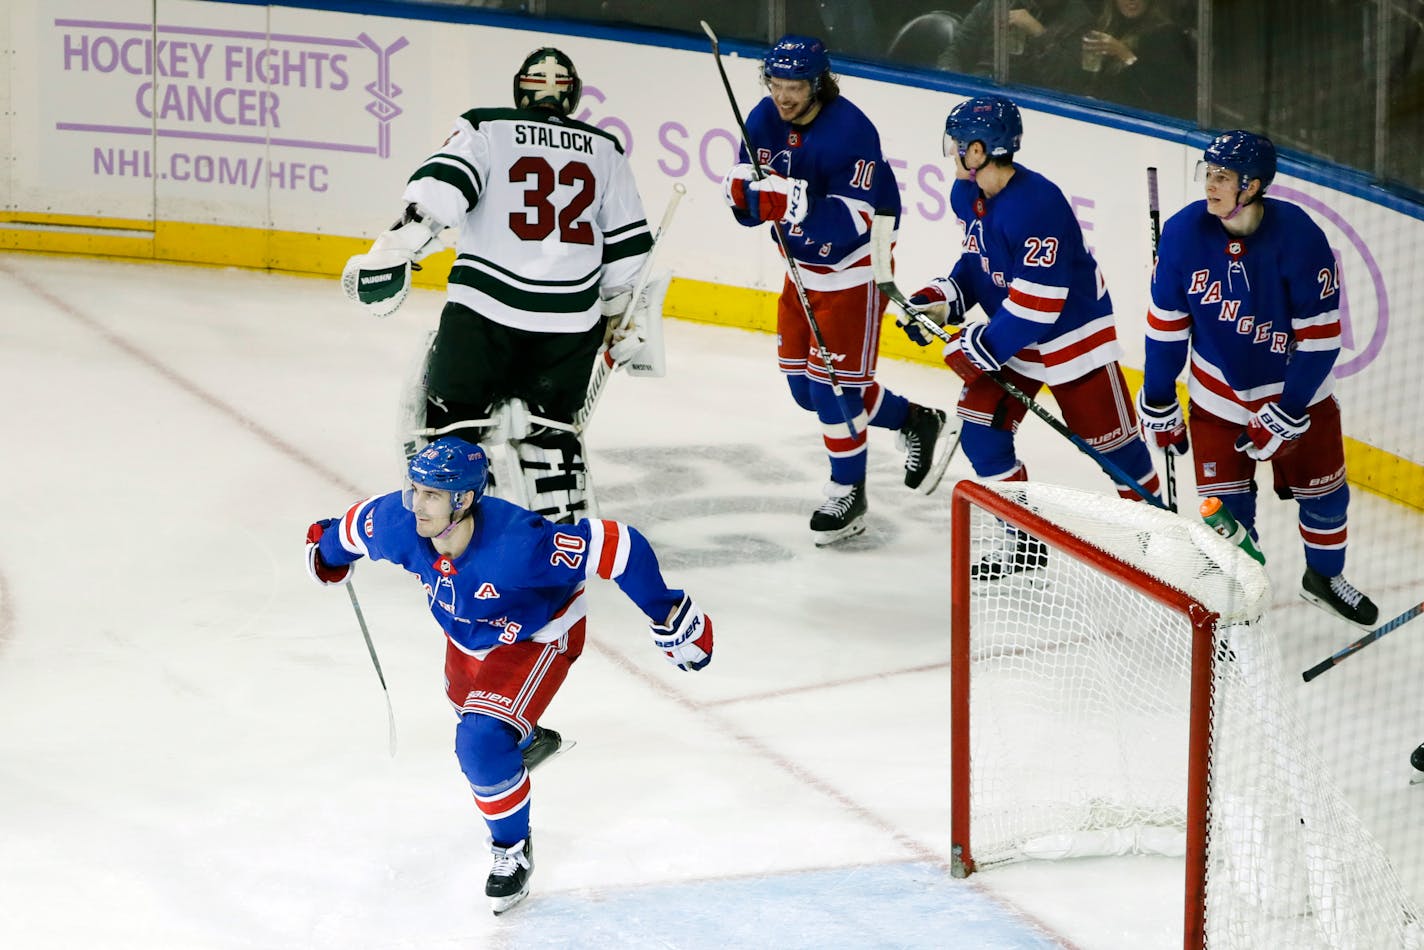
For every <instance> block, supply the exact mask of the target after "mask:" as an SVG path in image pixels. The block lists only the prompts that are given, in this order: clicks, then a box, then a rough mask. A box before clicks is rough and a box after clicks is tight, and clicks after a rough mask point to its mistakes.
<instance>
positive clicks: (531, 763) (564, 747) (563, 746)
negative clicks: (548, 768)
mask: <svg viewBox="0 0 1424 950" xmlns="http://www.w3.org/2000/svg"><path fill="white" fill-rule="evenodd" d="M576 745H578V741H577V740H575V739H565V740H564V741H563V742H561V743H559V747H558V748H557V749H555V750H554V751H553V752H549V753H546V754H544V755H542V756H539V757H538V758H537V759H529V760H526V761H525V763H524V767H525V768H526V769H528V770H529V771H531V772H532V771H534V770H535V769H537V768H538V767H539V766H541V765H543V764H544V763H545V762H548V761H550V760H551V759H557V758H558V757H559V756H561V755H563V754H564V753H565V752H567V751H569V750H570V749H572V748H573V747H574V746H576Z"/></svg>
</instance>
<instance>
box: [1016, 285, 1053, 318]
mask: <svg viewBox="0 0 1424 950" xmlns="http://www.w3.org/2000/svg"><path fill="white" fill-rule="evenodd" d="M1009 299H1010V300H1012V301H1013V302H1014V303H1016V304H1018V305H1019V306H1020V307H1027V308H1028V309H1029V310H1037V311H1038V312H1039V313H1060V312H1061V311H1062V310H1063V298H1062V297H1036V296H1034V295H1033V294H1029V293H1025V292H1024V291H1022V290H1020V289H1019V288H1017V287H1015V286H1014V285H1012V284H1010V285H1009Z"/></svg>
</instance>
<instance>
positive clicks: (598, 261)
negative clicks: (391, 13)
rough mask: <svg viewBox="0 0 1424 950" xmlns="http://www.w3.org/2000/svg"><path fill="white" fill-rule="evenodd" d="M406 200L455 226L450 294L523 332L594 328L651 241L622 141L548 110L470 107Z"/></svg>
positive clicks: (630, 279)
mask: <svg viewBox="0 0 1424 950" xmlns="http://www.w3.org/2000/svg"><path fill="white" fill-rule="evenodd" d="M403 200H404V201H405V202H407V203H413V204H416V205H418V206H419V207H420V208H421V209H422V211H423V212H424V213H425V214H427V215H429V216H430V217H432V218H434V219H435V221H437V222H438V223H439V225H441V226H443V227H452V228H457V229H458V230H459V238H458V240H457V242H456V254H457V256H456V260H455V263H454V266H453V267H451V269H450V279H449V298H450V300H451V301H453V302H455V303H459V304H462V305H463V306H466V307H469V308H470V309H471V310H474V311H475V312H476V313H479V314H480V315H482V316H484V317H487V318H489V319H490V320H493V321H495V322H496V323H501V324H504V325H505V326H510V327H515V328H518V329H522V330H534V331H539V332H547V333H575V332H581V331H584V330H588V329H589V328H590V327H592V326H593V325H594V324H595V323H597V322H598V319H599V316H600V309H599V287H600V286H603V287H606V288H610V289H612V288H620V287H627V286H628V285H631V284H632V283H633V281H634V280H635V279H636V276H637V274H638V271H639V269H640V268H641V267H642V264H643V260H644V258H645V257H646V256H647V253H648V251H649V249H650V248H651V247H652V235H651V233H650V231H649V229H648V222H647V220H646V216H645V214H644V211H643V203H642V199H641V198H639V196H638V188H637V184H636V183H635V182H634V180H633V173H632V170H631V169H630V168H629V167H628V161H627V159H626V158H625V157H624V155H623V149H622V147H621V146H620V145H619V144H618V142H617V140H615V139H614V138H613V136H611V135H609V134H608V133H606V132H603V131H602V130H600V129H596V128H594V127H593V126H591V125H587V124H585V123H583V122H579V121H577V120H575V119H569V118H566V117H564V116H560V115H557V114H555V113H553V112H549V111H547V110H539V109H532V110H531V109H472V110H470V111H469V112H466V113H465V114H464V115H462V116H460V118H458V119H457V120H456V121H455V129H454V131H453V132H452V133H451V135H450V137H449V138H448V139H446V141H445V144H444V145H443V146H441V148H440V150H439V151H437V152H436V153H435V154H433V155H431V156H430V157H429V158H428V159H426V160H425V162H424V163H423V164H422V165H421V166H420V168H418V169H417V170H416V172H415V174H414V175H412V176H411V178H410V181H409V183H408V184H407V185H406V189H405V194H404V196H403Z"/></svg>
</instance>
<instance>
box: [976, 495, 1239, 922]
mask: <svg viewBox="0 0 1424 950" xmlns="http://www.w3.org/2000/svg"><path fill="white" fill-rule="evenodd" d="M975 507H977V508H981V509H983V510H985V511H987V512H989V513H990V514H992V515H994V516H995V517H997V518H999V519H1001V520H1002V521H1004V522H1006V523H1007V524H1010V525H1013V526H1015V527H1019V528H1023V529H1024V530H1025V531H1027V532H1029V533H1030V534H1032V535H1033V536H1034V537H1036V538H1038V539H1039V540H1041V541H1043V542H1044V543H1046V544H1047V545H1048V546H1049V547H1051V548H1052V549H1054V550H1055V551H1057V552H1058V553H1059V554H1062V555H1066V556H1068V557H1071V558H1074V559H1076V560H1078V561H1080V562H1083V563H1085V564H1087V565H1089V566H1091V567H1092V568H1093V569H1094V570H1097V571H1100V572H1102V573H1103V574H1106V575H1109V576H1110V577H1112V578H1114V579H1115V580H1117V581H1119V582H1120V583H1122V584H1125V585H1127V586H1129V587H1131V588H1132V589H1134V590H1136V591H1138V592H1140V593H1141V594H1143V595H1145V596H1147V597H1150V598H1151V599H1153V600H1155V601H1157V602H1158V603H1159V604H1161V605H1163V606H1165V607H1167V608H1169V609H1171V610H1173V611H1175V612H1177V613H1179V614H1180V615H1182V617H1183V618H1184V619H1185V620H1186V621H1187V622H1188V623H1189V624H1190V626H1191V629H1192V644H1191V664H1192V669H1191V676H1190V680H1191V682H1190V687H1189V700H1188V702H1189V713H1188V718H1189V721H1188V740H1187V742H1188V747H1189V748H1188V756H1187V787H1186V788H1185V789H1184V790H1183V792H1184V794H1185V795H1186V818H1187V827H1186V855H1185V857H1186V878H1185V903H1184V908H1183V946H1184V947H1186V948H1188V950H1196V948H1201V947H1203V946H1204V945H1205V936H1206V874H1207V866H1206V857H1207V855H1206V846H1207V830H1208V828H1209V827H1210V824H1209V819H1210V816H1211V813H1210V808H1211V796H1210V781H1211V773H1210V767H1211V760H1210V752H1211V747H1212V728H1213V726H1212V682H1213V676H1214V672H1215V671H1214V664H1215V654H1216V650H1215V631H1216V627H1217V624H1218V622H1219V620H1220V616H1219V614H1217V613H1216V612H1215V611H1211V610H1208V609H1207V608H1206V607H1205V606H1203V605H1202V604H1201V603H1200V602H1199V601H1197V600H1196V599H1194V598H1192V597H1191V596H1189V595H1187V594H1185V593H1183V592H1182V591H1179V590H1177V589H1176V588H1174V587H1172V586H1170V585H1168V584H1167V583H1165V582H1163V581H1161V580H1159V579H1157V578H1155V577H1152V576H1151V575H1149V574H1147V573H1145V572H1144V571H1142V570H1140V569H1138V568H1136V567H1133V566H1131V565H1129V564H1126V563H1125V562H1123V561H1120V560H1118V559H1117V558H1115V557H1113V556H1112V555H1110V554H1107V553H1105V552H1103V551H1100V550H1098V549H1097V548H1095V547H1093V546H1092V545H1091V544H1090V543H1088V542H1087V541H1085V540H1084V539H1082V538H1079V537H1077V536H1076V535H1074V534H1072V533H1071V532H1069V531H1067V530H1065V529H1063V528H1061V527H1059V526H1057V525H1054V524H1053V523H1052V522H1049V521H1047V520H1046V519H1044V518H1043V517H1042V516H1040V515H1038V514H1035V513H1034V512H1032V511H1030V510H1028V509H1027V508H1024V507H1022V506H1021V505H1019V504H1017V503H1015V502H1014V501H1013V500H1011V499H1009V498H1007V497H1005V496H1004V495H1002V494H1000V493H998V492H996V491H993V490H992V489H990V488H987V487H985V486H983V485H979V484H976V483H974V482H971V481H967V480H962V481H960V482H958V483H957V484H956V485H955V487H954V492H953V496H952V500H951V511H952V521H951V526H950V540H951V568H950V724H951V728H950V732H951V736H950V739H951V749H950V775H951V809H950V853H951V858H950V872H951V874H953V875H954V876H955V877H966V876H968V875H970V874H972V873H974V870H975V863H974V850H973V842H972V840H971V838H970V817H971V802H970V767H971V763H970V755H969V752H970V746H969V732H970V725H971V724H970V718H969V717H970V702H969V699H970V689H971V681H970V669H971V658H970V623H969V618H970V612H969V598H970V577H969V568H970V563H969V559H970V511H971V509H972V508H975Z"/></svg>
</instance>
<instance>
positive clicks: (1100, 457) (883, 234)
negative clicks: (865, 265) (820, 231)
mask: <svg viewBox="0 0 1424 950" xmlns="http://www.w3.org/2000/svg"><path fill="white" fill-rule="evenodd" d="M882 220H888V219H887V218H885V217H884V216H880V215H877V216H876V218H875V221H873V222H872V223H871V252H870V253H871V260H872V261H873V262H874V261H879V262H881V263H882V264H884V263H888V261H889V258H890V255H889V241H890V233H889V230H888V229H887V228H886V227H885V226H884V225H882V226H881V228H880V233H879V235H878V239H879V242H880V243H881V244H882V245H884V248H885V250H884V251H883V252H881V253H877V252H876V249H875V244H876V239H877V235H876V234H875V225H876V223H878V222H880V221H882ZM872 266H874V265H873V264H872ZM886 276H887V275H885V274H884V273H883V272H882V273H879V274H877V275H876V285H877V286H878V287H880V288H881V292H882V293H884V294H885V296H887V297H889V298H890V299H891V300H893V301H895V302H896V303H897V304H899V305H900V306H901V307H902V308H904V310H905V312H906V313H907V314H909V315H910V317H911V319H913V320H914V321H915V322H916V323H918V324H919V325H920V326H922V327H924V328H925V329H926V330H928V331H929V332H930V333H932V334H934V335H935V336H936V337H938V338H939V339H941V340H943V341H944V342H945V343H950V342H953V340H954V337H955V334H953V333H950V332H949V331H947V330H946V329H945V328H944V327H942V326H940V325H939V324H938V323H935V322H934V321H933V320H931V319H930V318H929V317H928V316H926V315H925V314H924V313H923V312H921V311H920V310H918V309H916V308H915V306H914V305H913V304H911V303H910V302H909V301H908V300H906V299H905V295H904V294H903V293H901V292H900V291H899V289H898V288H896V287H895V282H894V278H893V277H889V279H887V280H886V281H885V283H883V284H882V283H881V278H882V277H886ZM887 287H888V290H887V289H886V288H887ZM984 375H985V376H987V377H989V378H990V379H992V380H993V381H994V382H995V383H996V384H997V385H998V387H999V388H1000V389H1002V390H1003V391H1004V392H1006V393H1008V394H1009V395H1010V396H1012V397H1013V398H1015V399H1017V400H1018V401H1019V402H1021V403H1023V404H1024V406H1025V407H1027V408H1028V410H1029V412H1032V413H1033V414H1034V415H1036V416H1038V417H1039V418H1040V419H1042V420H1043V421H1044V422H1046V423H1048V425H1049V427H1050V428H1051V429H1053V431H1054V432H1057V433H1058V434H1059V435H1061V436H1063V437H1064V438H1065V439H1067V440H1068V441H1069V442H1072V443H1073V444H1074V445H1076V446H1077V447H1078V448H1079V449H1080V450H1082V452H1083V454H1085V455H1087V456H1088V457H1089V458H1091V459H1092V460H1093V461H1094V462H1097V463H1098V466H1099V467H1100V468H1101V469H1102V470H1103V471H1104V472H1107V473H1108V475H1109V476H1110V477H1112V478H1113V479H1115V480H1116V481H1117V483H1118V484H1120V485H1126V486H1127V487H1128V488H1131V489H1132V490H1133V491H1134V492H1136V493H1137V494H1138V495H1139V496H1141V498H1142V500H1143V501H1145V502H1147V503H1148V504H1151V505H1156V506H1157V507H1158V508H1165V507H1166V506H1165V505H1163V504H1162V502H1161V501H1160V500H1158V498H1157V496H1156V495H1154V494H1152V493H1151V492H1150V491H1148V490H1147V489H1146V488H1144V487H1143V486H1142V484H1141V483H1140V482H1138V480H1137V479H1135V478H1133V477H1132V476H1131V475H1129V474H1127V472H1124V471H1123V470H1122V467H1121V466H1119V465H1118V464H1117V463H1116V462H1114V461H1113V460H1112V459H1110V458H1108V457H1107V456H1106V455H1104V454H1103V453H1101V452H1099V451H1098V450H1097V449H1095V448H1093V447H1092V446H1091V445H1089V444H1088V443H1087V442H1085V441H1083V439H1082V438H1081V437H1079V435H1078V434H1077V433H1076V432H1074V431H1073V430H1072V429H1070V428H1068V427H1067V426H1066V425H1064V424H1063V423H1062V422H1059V421H1058V418H1057V417H1056V416H1054V415H1053V413H1051V412H1049V411H1048V410H1047V409H1045V408H1043V407H1042V406H1041V405H1039V404H1038V403H1037V402H1036V401H1034V399H1033V397H1032V396H1030V395H1028V394H1027V393H1025V392H1024V391H1023V390H1022V389H1019V388H1018V387H1017V386H1015V385H1014V384H1013V383H1011V382H1009V381H1008V380H1006V379H1000V378H999V377H998V376H997V375H995V374H994V373H985V374H984Z"/></svg>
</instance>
